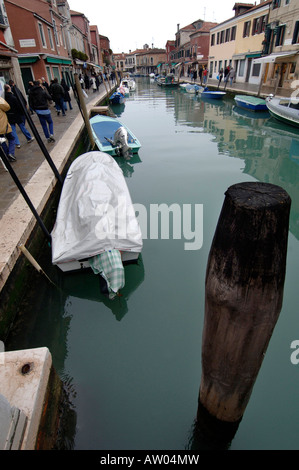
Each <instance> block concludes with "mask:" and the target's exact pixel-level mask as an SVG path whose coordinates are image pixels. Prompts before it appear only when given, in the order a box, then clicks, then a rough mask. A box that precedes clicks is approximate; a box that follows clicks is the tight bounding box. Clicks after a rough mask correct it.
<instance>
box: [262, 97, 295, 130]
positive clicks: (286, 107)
mask: <svg viewBox="0 0 299 470" xmlns="http://www.w3.org/2000/svg"><path fill="white" fill-rule="evenodd" d="M266 105H267V108H268V111H269V113H270V114H271V116H273V117H275V118H276V119H277V120H279V121H281V122H284V123H286V124H290V125H291V126H295V127H299V100H298V99H297V98H293V97H289V98H285V97H281V96H273V95H270V96H268V97H267V98H266Z"/></svg>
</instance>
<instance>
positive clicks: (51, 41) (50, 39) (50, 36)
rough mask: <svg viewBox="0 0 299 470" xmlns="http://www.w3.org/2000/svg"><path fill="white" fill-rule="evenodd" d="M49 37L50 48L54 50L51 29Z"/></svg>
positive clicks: (49, 29)
mask: <svg viewBox="0 0 299 470" xmlns="http://www.w3.org/2000/svg"><path fill="white" fill-rule="evenodd" d="M48 36H49V41H50V47H51V49H54V45H53V38H52V31H51V28H48Z"/></svg>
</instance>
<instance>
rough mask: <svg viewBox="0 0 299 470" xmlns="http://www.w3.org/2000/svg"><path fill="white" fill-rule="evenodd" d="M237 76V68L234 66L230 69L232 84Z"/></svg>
mask: <svg viewBox="0 0 299 470" xmlns="http://www.w3.org/2000/svg"><path fill="white" fill-rule="evenodd" d="M235 76H236V72H235V69H234V67H231V69H230V71H229V81H230V86H232V85H233V81H234V79H235Z"/></svg>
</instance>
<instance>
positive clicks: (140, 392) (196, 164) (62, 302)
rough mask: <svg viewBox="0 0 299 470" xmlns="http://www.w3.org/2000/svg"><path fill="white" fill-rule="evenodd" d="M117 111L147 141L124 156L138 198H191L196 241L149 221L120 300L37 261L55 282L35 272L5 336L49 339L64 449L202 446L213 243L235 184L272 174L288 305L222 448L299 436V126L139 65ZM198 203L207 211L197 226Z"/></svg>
mask: <svg viewBox="0 0 299 470" xmlns="http://www.w3.org/2000/svg"><path fill="white" fill-rule="evenodd" d="M114 112H115V113H116V114H117V115H119V116H120V118H121V119H122V121H123V122H124V123H125V124H126V125H127V126H128V127H129V129H131V130H132V131H133V132H134V134H135V135H136V136H137V137H138V138H139V140H140V141H141V143H142V148H141V150H140V152H139V156H138V158H135V159H134V161H133V163H132V162H129V163H128V162H126V163H125V162H123V161H119V164H120V165H121V166H122V168H123V171H124V174H125V176H126V180H127V184H128V187H129V190H130V193H131V197H132V201H133V203H134V204H139V205H142V207H144V208H146V210H147V213H148V214H149V213H150V207H151V206H152V205H154V204H158V205H160V204H166V205H167V206H168V207H170V206H171V205H173V204H175V205H177V207H179V208H181V213H182V214H183V209H184V208H186V207H189V208H191V209H192V210H191V213H192V214H193V222H192V226H190V227H189V230H193V232H194V234H195V233H196V235H197V245H196V244H193V245H191V244H190V241H192V240H190V236H189V240H187V238H188V234H189V235H190V233H189V232H184V231H183V230H182V231H181V236H180V237H179V236H177V234H176V237H175V236H174V234H172V232H171V230H169V237H168V239H167V237H166V238H165V239H163V238H162V236H159V237H158V238H154V237H151V236H150V223H148V226H147V227H145V228H146V229H147V233H143V236H144V247H143V252H142V262H141V263H140V264H139V265H138V266H134V265H131V266H128V267H126V287H125V289H124V291H123V295H122V297H120V298H118V299H117V300H116V301H108V300H107V299H106V298H105V297H103V296H102V294H101V293H100V290H99V285H98V281H97V279H96V277H95V276H94V275H93V274H91V273H86V272H85V273H82V274H81V273H80V274H76V275H75V274H67V275H62V273H60V272H58V271H57V270H56V268H53V267H51V264H50V252H49V253H45V254H44V259H43V260H42V263H43V268H44V269H45V270H46V272H47V273H48V274H49V275H50V276H51V277H52V278H53V279H55V282H57V284H58V285H59V289H55V288H52V287H51V286H49V284H48V283H47V282H46V281H45V280H44V279H42V278H41V277H40V276H39V275H38V274H37V275H36V278H35V280H34V281H33V282H32V284H31V285H30V286H28V297H27V298H26V299H24V301H23V302H22V303H21V305H20V309H19V310H20V311H19V313H18V319H17V321H16V325H15V328H14V330H13V332H12V334H11V337H10V339H9V342H8V344H7V345H6V346H7V349H24V348H35V347H43V346H47V347H48V348H49V350H50V351H51V353H52V356H53V362H54V366H55V369H56V371H57V372H58V374H59V375H60V377H61V378H62V380H63V381H64V383H65V388H66V391H67V396H66V403H65V408H66V411H67V413H66V416H65V428H64V432H63V435H62V436H61V441H62V442H63V445H62V446H64V447H66V448H70V449H76V450H79V449H92V450H95V449H98V450H114V449H123V450H124V449H128V450H139V449H145V450H146V449H156V450H161V449H162V450H163V449H168V450H184V449H192V448H193V449H202V448H203V449H205V448H209V443H207V442H205V443H203V442H200V440H198V439H195V438H194V436H193V427H194V422H195V418H196V412H197V399H198V392H199V386H200V378H201V337H202V328H203V320H204V282H205V270H206V264H207V258H208V253H209V250H210V246H211V242H212V238H213V235H214V232H215V228H216V224H217V221H218V217H219V214H220V211H221V207H222V204H223V201H224V193H225V191H226V190H227V188H228V187H229V186H230V185H232V184H235V183H238V182H242V181H263V182H269V183H274V184H278V185H280V186H282V187H283V188H284V189H285V190H287V191H288V193H289V195H290V196H291V198H292V211H291V219H290V233H289V246H288V259H287V274H286V282H285V290H284V302H283V308H282V311H281V314H280V317H279V320H278V322H277V325H276V327H275V330H274V333H273V336H272V338H271V341H270V344H269V347H268V350H267V353H266V356H265V359H264V362H263V364H262V367H261V370H260V373H259V375H258V378H257V381H256V383H255V386H254V389H253V393H252V395H251V399H250V401H249V404H248V406H247V408H246V411H245V414H244V417H243V419H242V421H241V423H240V425H239V428H238V430H237V432H236V434H235V436H234V438H233V440H232V442H231V443H230V445H229V448H230V449H232V450H235V449H298V448H299V407H298V391H299V364H298V365H297V364H293V363H292V362H291V354H292V352H293V350H292V349H291V343H292V342H293V341H295V340H299V326H298V325H299V319H298V318H299V316H298V314H299V312H298V301H297V298H298V297H297V295H298V268H299V242H298V239H299V192H298V189H299V135H298V131H297V130H296V129H292V128H289V127H287V126H285V125H282V124H279V123H278V122H276V121H275V120H274V119H273V118H270V117H269V115H268V114H267V113H263V114H261V115H258V116H255V115H253V114H251V113H246V112H242V111H240V110H238V109H235V106H234V101H233V99H232V98H230V97H226V98H225V99H224V100H223V101H221V102H211V101H203V100H201V99H200V98H198V97H195V96H192V95H189V94H187V93H186V92H184V91H182V90H181V89H172V90H165V89H161V88H160V87H159V86H158V85H157V84H156V83H155V82H151V81H150V80H149V79H147V78H140V79H138V80H137V90H136V92H135V93H134V94H131V96H130V97H129V98H127V99H126V103H125V106H123V107H115V108H114ZM196 205H202V206H200V207H202V208H203V216H202V219H198V220H197V224H196V227H195V226H194V217H195V212H194V213H193V209H194V208H195V207H196ZM148 221H149V222H150V220H148ZM170 226H171V224H170ZM201 236H202V243H201ZM194 241H195V240H194ZM186 242H189V248H190V246H192V249H189V250H187V249H186ZM194 248H197V249H194ZM295 362H296V361H295Z"/></svg>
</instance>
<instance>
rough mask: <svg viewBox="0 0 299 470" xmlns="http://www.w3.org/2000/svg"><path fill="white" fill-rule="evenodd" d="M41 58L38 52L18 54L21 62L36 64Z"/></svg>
mask: <svg viewBox="0 0 299 470" xmlns="http://www.w3.org/2000/svg"><path fill="white" fill-rule="evenodd" d="M39 59H40V56H39V55H38V54H32V55H26V56H18V61H19V64H34V63H35V62H37V61H38V60H39Z"/></svg>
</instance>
